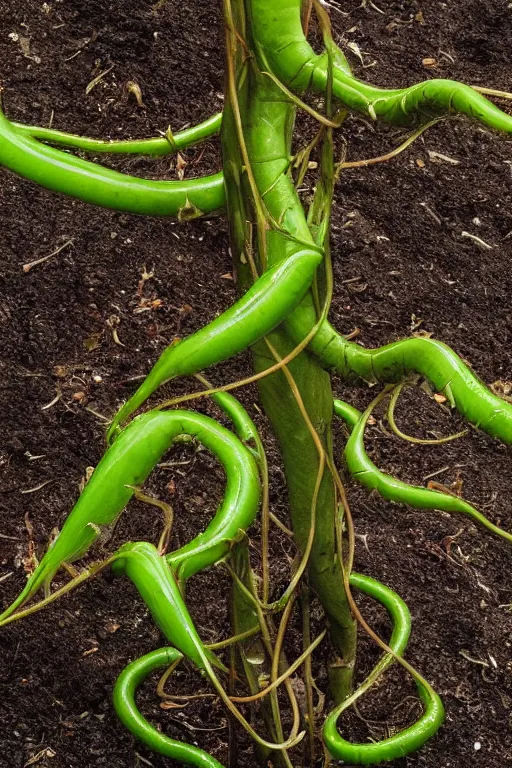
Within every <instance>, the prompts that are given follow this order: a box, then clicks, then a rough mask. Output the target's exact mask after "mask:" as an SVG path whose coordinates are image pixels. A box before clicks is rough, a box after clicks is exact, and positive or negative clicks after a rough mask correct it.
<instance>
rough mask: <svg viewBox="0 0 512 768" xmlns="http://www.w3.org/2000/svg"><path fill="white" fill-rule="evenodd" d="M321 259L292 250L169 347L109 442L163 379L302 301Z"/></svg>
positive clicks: (215, 355) (222, 353) (231, 349)
mask: <svg viewBox="0 0 512 768" xmlns="http://www.w3.org/2000/svg"><path fill="white" fill-rule="evenodd" d="M321 260H322V256H321V254H320V253H319V252H318V251H316V250H314V249H313V247H311V250H306V249H303V250H300V251H298V252H295V253H294V254H293V255H292V256H290V257H289V258H288V259H286V260H285V261H283V262H282V263H280V264H278V265H276V266H275V267H274V268H272V269H269V270H268V271H267V272H265V273H264V274H263V275H262V276H261V277H260V278H258V280H256V282H255V283H254V285H252V286H251V288H249V290H248V291H247V293H246V294H245V295H244V296H243V297H242V298H241V299H239V301H237V302H236V303H235V304H234V305H233V306H232V307H230V309H228V310H226V312H223V313H222V315H220V316H219V317H217V318H216V319H215V320H213V321H212V322H211V323H209V324H208V325H207V326H205V327H204V328H201V330H199V331H196V333H194V334H193V335H192V336H188V337H187V338H186V339H184V340H183V341H182V342H180V343H178V344H173V345H171V346H170V347H168V348H167V349H166V350H165V351H164V352H163V353H162V354H161V356H160V358H159V359H158V361H157V362H156V363H155V365H154V366H153V368H152V369H151V371H150V373H149V374H148V376H147V377H146V378H145V379H144V381H143V382H142V384H141V385H140V387H139V388H138V389H137V391H136V392H135V393H134V394H133V395H132V397H130V399H129V400H128V401H127V402H126V403H125V404H124V405H123V406H122V408H121V409H120V410H119V411H118V413H117V414H116V416H115V418H114V420H113V422H112V424H111V426H110V427H109V430H108V432H107V441H110V440H111V439H112V438H113V437H114V435H115V433H116V431H117V429H118V427H119V426H120V425H121V424H122V423H123V422H125V421H126V419H128V418H129V416H130V415H131V414H132V413H133V412H134V411H135V410H137V408H140V406H141V405H142V404H143V403H144V402H145V401H146V400H147V399H148V398H149V397H150V396H151V395H152V394H153V392H155V391H156V390H157V389H158V387H160V386H161V385H162V384H164V383H165V382H166V381H169V380H170V379H174V378H176V377H177V376H184V375H190V374H193V373H196V372H197V371H200V370H202V369H204V368H207V367H208V366H210V365H214V364H215V363H220V362H222V361H223V360H227V359H228V358H230V357H232V356H233V355H236V354H237V353H238V352H242V351H243V350H244V349H247V347H249V346H251V345H252V344H254V343H256V342H257V341H259V339H261V338H262V337H263V336H265V335H266V334H267V333H270V331H272V330H273V329H274V328H275V327H276V326H277V325H279V324H280V323H281V322H282V321H283V320H284V319H285V318H286V316H287V315H288V314H289V313H290V312H291V311H292V309H293V308H294V307H296V306H297V304H298V303H299V302H300V300H301V298H302V297H303V296H304V294H305V293H306V291H307V290H308V288H309V286H310V284H311V281H312V279H313V276H314V274H315V270H316V268H317V266H318V264H319V263H320V262H321Z"/></svg>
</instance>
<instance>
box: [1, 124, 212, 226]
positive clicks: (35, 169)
mask: <svg viewBox="0 0 512 768" xmlns="http://www.w3.org/2000/svg"><path fill="white" fill-rule="evenodd" d="M2 165H3V166H4V167H5V168H8V169H9V170H10V171H13V172H14V173H17V174H18V175H19V176H23V177H24V178H26V179H30V181H34V182H35V183H36V184H39V185H40V186H42V187H46V189H50V190H52V191H54V192H60V193H62V194H64V195H68V196H69V197H74V198H76V199H78V200H83V201H84V202H85V203H92V204H94V205H101V206H102V207H103V208H112V209H114V210H116V211H126V212H127V213H137V214H144V215H147V216H177V217H178V218H180V219H182V220H186V219H187V218H188V219H190V218H195V217H196V216H199V215H201V213H213V212H215V211H219V210H221V209H222V208H223V206H224V182H223V177H222V174H220V173H218V174H216V175H214V176H205V177H204V178H199V179H192V180H190V181H188V180H187V181H151V180H150V179H139V178H136V177H135V176H127V175H125V174H123V173H118V172H117V171H111V170H110V169H108V168H104V167H103V166H101V165H97V164H96V163H91V162H88V161H87V160H82V159H81V158H79V157H75V156H74V155H71V154H69V153H67V152H63V151H61V150H59V149H54V148H53V147H49V146H47V145H46V144H41V143H40V142H39V141H37V140H36V139H33V138H32V137H30V136H27V135H26V134H25V133H23V132H22V131H20V130H18V129H16V128H15V127H14V126H13V124H12V123H10V122H9V121H8V120H7V118H6V117H5V115H4V114H3V113H2V112H1V111H0V166H2Z"/></svg>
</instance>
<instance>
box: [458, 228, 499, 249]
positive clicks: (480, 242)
mask: <svg viewBox="0 0 512 768" xmlns="http://www.w3.org/2000/svg"><path fill="white" fill-rule="evenodd" d="M460 234H461V237H468V238H469V239H470V240H474V241H475V243H477V244H478V245H480V246H481V247H482V248H485V249H486V250H487V251H492V249H493V248H494V245H490V244H489V243H486V242H485V240H482V238H481V237H478V236H477V235H472V234H471V232H461V233H460Z"/></svg>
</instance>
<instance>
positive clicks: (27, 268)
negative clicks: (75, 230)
mask: <svg viewBox="0 0 512 768" xmlns="http://www.w3.org/2000/svg"><path fill="white" fill-rule="evenodd" d="M73 242H74V241H73V239H71V240H67V241H66V242H65V243H64V245H61V246H59V247H58V248H56V249H55V250H54V251H52V252H51V253H49V254H48V256H43V257H42V258H41V259H36V260H35V261H29V262H28V263H27V264H24V265H23V271H24V272H30V270H31V269H32V267H36V266H37V265H38V264H44V262H45V261H48V260H49V259H51V258H52V257H53V256H57V254H58V253H60V252H61V251H63V250H64V248H67V247H68V245H73Z"/></svg>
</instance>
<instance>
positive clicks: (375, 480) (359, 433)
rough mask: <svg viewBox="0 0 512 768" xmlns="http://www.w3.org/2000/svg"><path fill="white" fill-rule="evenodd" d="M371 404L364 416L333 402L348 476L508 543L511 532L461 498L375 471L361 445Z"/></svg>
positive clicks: (385, 493)
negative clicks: (345, 433) (460, 518)
mask: <svg viewBox="0 0 512 768" xmlns="http://www.w3.org/2000/svg"><path fill="white" fill-rule="evenodd" d="M375 405H376V403H375V401H374V402H373V403H371V404H370V406H369V407H368V408H367V409H366V411H365V412H364V413H360V412H359V411H358V410H357V409H355V408H353V407H352V406H351V405H349V404H348V403H344V402H342V401H341V400H335V401H334V412H335V413H336V415H337V416H339V417H340V418H341V419H343V420H344V421H345V423H346V424H347V425H348V427H349V429H350V431H351V435H350V437H349V439H348V441H347V444H346V446H345V450H344V458H345V462H346V464H347V469H348V471H349V472H350V474H351V475H352V476H353V477H354V478H355V479H356V480H357V481H358V482H359V483H361V485H364V487H365V488H368V489H370V490H376V491H377V492H378V493H379V494H380V495H381V496H382V497H383V498H385V499H388V500H389V501H395V502H397V503H401V504H408V505H409V506H410V507H415V508H416V509H439V510H442V511H443V512H449V513H456V514H462V515H465V516H466V517H468V518H469V519H470V520H472V522H473V523H475V524H476V525H480V526H482V527H483V528H486V529H487V530H488V531H490V532H491V533H494V534H496V535H497V536H501V538H503V539H506V540H507V541H510V542H512V534H511V533H509V532H508V531H504V530H503V529H502V528H499V527H498V526H497V525H495V524H494V523H492V522H491V521H490V520H489V519H488V518H487V517H485V515H483V514H482V513H481V512H479V511H478V510H477V509H475V508H474V507H473V506H472V505H471V504H469V503H468V502H467V501H464V499H460V498H459V497H458V496H452V495H450V494H447V493H442V492H440V491H435V490H431V489H430V488H422V487H421V486H415V485H409V484H408V483H404V482H402V481H401V480H398V479H397V478H396V477H393V476H392V475H388V474H386V473H385V472H382V471H381V470H380V469H378V468H377V467H376V466H375V464H374V463H373V462H372V460H371V459H370V457H369V456H368V454H367V453H366V449H365V446H364V432H365V428H366V425H367V423H368V418H369V417H370V414H371V412H372V410H373V408H374V407H375Z"/></svg>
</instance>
